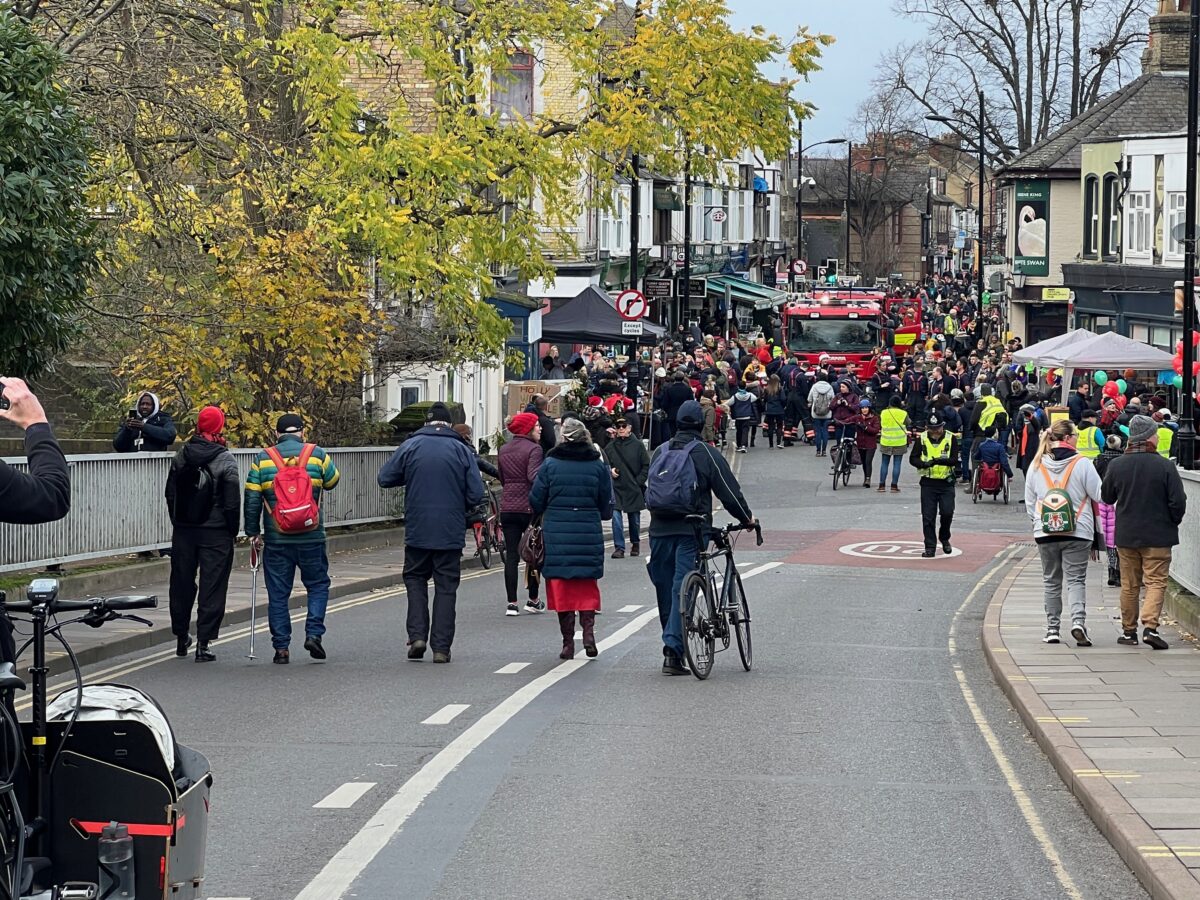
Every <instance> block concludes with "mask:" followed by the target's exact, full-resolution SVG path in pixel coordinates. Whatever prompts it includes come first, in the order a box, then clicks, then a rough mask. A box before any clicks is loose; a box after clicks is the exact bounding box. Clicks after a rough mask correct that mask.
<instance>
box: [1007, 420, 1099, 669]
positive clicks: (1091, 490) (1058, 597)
mask: <svg viewBox="0 0 1200 900" xmlns="http://www.w3.org/2000/svg"><path fill="white" fill-rule="evenodd" d="M1099 501H1100V476H1099V474H1098V473H1097V472H1096V467H1095V466H1094V465H1093V464H1092V461H1091V460H1090V459H1088V458H1087V457H1086V456H1084V455H1083V454H1082V453H1080V452H1079V429H1078V428H1076V426H1075V423H1074V422H1072V421H1071V420H1070V419H1069V418H1067V419H1060V420H1059V421H1057V422H1055V423H1054V424H1053V425H1051V426H1050V427H1049V428H1048V429H1046V430H1045V431H1043V432H1042V437H1041V442H1040V443H1039V445H1038V451H1037V457H1036V459H1035V460H1034V463H1033V466H1032V468H1031V469H1030V471H1029V477H1028V478H1027V479H1026V480H1025V511H1026V512H1027V513H1028V514H1029V519H1030V521H1031V522H1032V523H1033V539H1034V542H1035V543H1036V544H1037V548H1038V557H1039V558H1040V559H1041V563H1042V584H1043V587H1044V606H1045V610H1046V633H1045V635H1044V636H1043V637H1042V641H1043V642H1044V643H1047V644H1057V643H1059V642H1060V640H1061V637H1060V634H1059V631H1060V627H1061V624H1060V623H1061V620H1062V611H1063V593H1064V587H1065V593H1066V598H1067V605H1068V606H1069V607H1070V611H1071V637H1072V638H1073V639H1074V641H1075V644H1076V646H1079V647H1090V646H1092V641H1091V638H1090V637H1089V636H1088V630H1087V567H1088V560H1089V558H1090V559H1093V560H1099V559H1100V551H1101V550H1102V549H1103V547H1104V535H1103V533H1102V531H1101V528H1102V526H1101V523H1100V518H1099V515H1098V514H1097V512H1096V508H1095V504H1096V503H1098V502H1099Z"/></svg>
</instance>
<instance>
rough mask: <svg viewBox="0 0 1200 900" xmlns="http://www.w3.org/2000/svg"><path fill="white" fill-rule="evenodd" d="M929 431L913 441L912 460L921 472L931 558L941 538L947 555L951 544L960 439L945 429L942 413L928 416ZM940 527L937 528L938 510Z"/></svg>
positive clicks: (923, 518) (923, 515)
mask: <svg viewBox="0 0 1200 900" xmlns="http://www.w3.org/2000/svg"><path fill="white" fill-rule="evenodd" d="M927 424H928V430H927V431H925V432H922V434H921V437H920V439H919V440H917V441H915V442H914V443H913V448H912V454H911V455H910V457H909V463H910V464H911V465H912V466H913V468H915V469H917V470H919V471H920V472H921V527H922V530H923V531H924V536H925V552H924V553H922V554H921V556H923V557H925V558H926V559H930V558H932V557H933V555H934V551H935V549H936V547H937V543H938V541H940V542H941V544H942V552H943V553H946V554H947V555H949V554H950V552H951V551H952V550H953V548H952V547H951V546H950V523H951V522H952V521H954V481H955V478H954V475H955V462H956V461H957V460H958V459H959V447H958V438H956V437H955V436H954V435H952V434H948V433H947V432H946V423H945V420H944V419H943V418H942V414H941V413H933V414H932V415H930V416H929V421H928V423H927ZM939 512H940V513H941V516H942V523H941V528H940V529H935V525H936V523H937V517H938V513H939Z"/></svg>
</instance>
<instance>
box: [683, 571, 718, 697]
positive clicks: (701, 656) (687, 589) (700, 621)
mask: <svg viewBox="0 0 1200 900" xmlns="http://www.w3.org/2000/svg"><path fill="white" fill-rule="evenodd" d="M679 614H680V616H681V618H682V619H683V652H684V654H685V655H686V656H687V662H688V666H690V667H691V670H692V674H693V675H695V676H696V677H697V678H699V679H700V680H701V681H703V680H704V679H705V678H707V677H708V673H709V672H711V671H712V666H713V657H714V656H715V655H716V642H715V641H714V640H713V627H712V620H713V619H714V618H715V614H714V612H713V604H712V597H711V596H709V593H708V584H707V583H706V582H705V580H704V576H702V575H701V574H700V573H699V572H690V573H689V574H688V576H687V578H685V579H684V580H683V586H682V587H681V588H680V590H679Z"/></svg>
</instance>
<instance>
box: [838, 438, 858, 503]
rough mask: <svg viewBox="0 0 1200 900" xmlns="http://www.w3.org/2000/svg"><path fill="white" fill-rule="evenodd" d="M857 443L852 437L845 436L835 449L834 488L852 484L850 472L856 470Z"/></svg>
mask: <svg viewBox="0 0 1200 900" xmlns="http://www.w3.org/2000/svg"><path fill="white" fill-rule="evenodd" d="M855 449H856V448H855V443H854V438H852V437H843V438H842V439H841V440H840V441H838V444H837V446H836V447H835V448H834V450H833V489H834V490H835V491H836V490H837V489H838V481H839V480H840V481H841V482H842V486H843V487H845V486H846V485H848V484H850V473H851V472H853V471H854V453H855Z"/></svg>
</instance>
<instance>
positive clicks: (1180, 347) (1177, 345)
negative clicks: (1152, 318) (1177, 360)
mask: <svg viewBox="0 0 1200 900" xmlns="http://www.w3.org/2000/svg"><path fill="white" fill-rule="evenodd" d="M1175 353H1176V355H1179V354H1181V353H1183V341H1176V342H1175Z"/></svg>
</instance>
